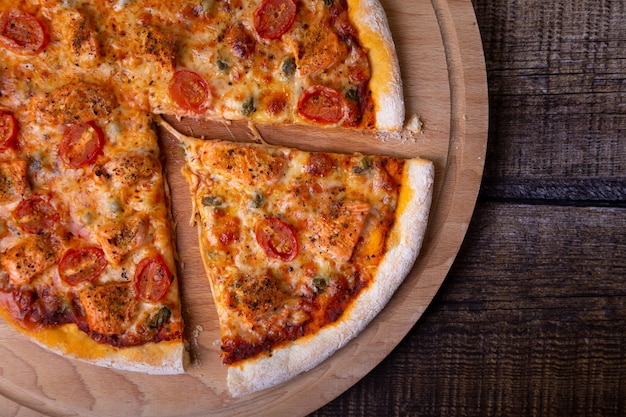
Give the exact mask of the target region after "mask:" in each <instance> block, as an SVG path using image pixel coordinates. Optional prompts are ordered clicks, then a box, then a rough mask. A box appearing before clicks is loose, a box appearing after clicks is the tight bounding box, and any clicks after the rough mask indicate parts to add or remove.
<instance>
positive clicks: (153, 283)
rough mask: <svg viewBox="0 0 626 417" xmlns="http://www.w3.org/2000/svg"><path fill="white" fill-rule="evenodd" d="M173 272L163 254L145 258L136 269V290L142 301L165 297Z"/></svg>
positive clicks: (156, 300) (154, 301)
mask: <svg viewBox="0 0 626 417" xmlns="http://www.w3.org/2000/svg"><path fill="white" fill-rule="evenodd" d="M171 282H172V273H171V272H170V269H169V268H168V267H167V264H166V263H165V260H164V259H163V257H162V256H161V255H156V256H154V257H150V258H144V259H142V260H141V262H139V264H137V269H136V270H135V279H134V284H135V292H136V294H137V297H138V298H139V299H140V300H142V301H147V302H150V303H156V302H158V301H160V300H162V299H163V297H165V294H167V290H168V289H169V288H170V284H171Z"/></svg>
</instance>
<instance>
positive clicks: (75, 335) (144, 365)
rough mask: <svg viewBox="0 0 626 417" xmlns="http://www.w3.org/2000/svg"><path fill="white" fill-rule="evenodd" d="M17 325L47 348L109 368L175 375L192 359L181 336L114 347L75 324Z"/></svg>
mask: <svg viewBox="0 0 626 417" xmlns="http://www.w3.org/2000/svg"><path fill="white" fill-rule="evenodd" d="M16 328H17V330H18V331H20V332H21V333H23V334H24V335H26V336H27V337H28V338H29V339H30V340H32V341H34V342H36V343H37V344H38V345H39V346H41V347H42V348H44V349H46V350H49V351H51V352H54V353H56V354H59V355H61V356H63V357H66V358H72V359H76V360H79V361H81V362H86V363H89V364H93V365H97V366H102V367H106V368H113V369H119V370H123V371H134V372H142V373H147V374H153V375H176V374H182V373H184V372H185V368H186V367H187V365H188V363H189V354H188V352H187V350H186V349H185V345H184V343H183V342H182V341H181V340H180V339H179V340H173V341H163V342H159V343H152V342H151V343H146V344H144V345H139V346H131V347H125V348H115V347H113V346H111V345H107V344H103V343H98V342H95V341H94V340H93V339H91V338H90V337H89V336H88V335H87V334H85V333H83V332H81V331H80V330H78V328H77V327H76V325H75V324H67V325H64V326H60V327H57V328H48V329H42V330H34V331H30V330H26V329H24V328H21V327H17V326H16Z"/></svg>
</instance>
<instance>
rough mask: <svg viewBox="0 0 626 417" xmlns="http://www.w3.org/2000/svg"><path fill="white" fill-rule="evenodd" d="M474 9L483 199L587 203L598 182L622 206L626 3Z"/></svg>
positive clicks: (480, 4) (484, 4)
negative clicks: (484, 77) (486, 103)
mask: <svg viewBox="0 0 626 417" xmlns="http://www.w3.org/2000/svg"><path fill="white" fill-rule="evenodd" d="M473 3H474V6H475V10H476V15H477V20H478V24H479V27H480V29H481V34H482V38H483V45H484V50H485V59H486V64H487V74H488V83H489V97H490V108H491V123H490V136H489V148H488V155H487V160H486V167H485V186H486V187H485V190H484V193H485V194H487V195H490V196H499V195H500V194H501V193H503V192H504V193H505V194H507V191H506V190H503V188H504V187H505V186H506V187H510V188H513V189H514V193H515V194H516V195H517V194H522V197H523V198H537V197H539V198H548V199H563V198H573V199H585V198H586V196H585V194H586V193H588V192H590V190H591V188H593V187H591V188H590V186H592V185H593V184H591V181H592V180H595V179H599V180H600V182H599V183H598V187H599V188H601V191H600V194H601V195H600V196H599V197H598V198H600V199H602V200H610V201H618V200H624V195H625V193H624V186H623V184H624V183H626V141H625V140H624V139H623V138H624V135H625V134H626V71H625V70H624V68H625V64H624V63H625V62H626V37H625V36H624V27H626V3H624V2H621V1H600V2H599V1H596V0H581V1H576V2H567V1H558V0H552V1H545V0H529V1H520V0H496V1H487V0H474V1H473ZM605 178H613V179H614V181H609V182H607V181H606V180H603V179H605ZM503 179H506V182H504V183H503V182H502V180H503ZM527 180H530V181H527ZM546 180H547V181H549V185H548V186H547V187H544V186H543V185H542V182H543V181H546ZM570 180H571V181H570ZM579 180H584V181H579ZM618 180H619V181H618ZM563 185H565V187H564V188H566V189H568V190H569V192H568V193H567V194H565V195H564V192H563V190H562V189H561V186H563ZM591 192H593V191H591ZM551 193H554V194H553V195H552V194H551ZM524 194H526V195H524ZM594 198H595V197H594Z"/></svg>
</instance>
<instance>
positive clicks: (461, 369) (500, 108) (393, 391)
mask: <svg viewBox="0 0 626 417" xmlns="http://www.w3.org/2000/svg"><path fill="white" fill-rule="evenodd" d="M473 5H474V9H475V11H476V17H477V21H478V25H479V27H480V31H481V34H482V38H483V45H484V50H485V59H486V65H487V77H488V84H489V101H490V124H489V142H488V151H487V159H486V166H485V174H484V179H483V185H482V188H481V191H480V194H479V199H478V204H477V206H476V210H475V213H474V217H473V219H472V222H471V224H470V228H469V231H468V233H467V235H466V238H465V241H464V244H463V246H462V248H461V250H460V252H459V254H458V256H457V258H456V261H455V263H454V265H453V267H452V269H451V271H450V273H449V275H448V276H447V278H446V280H445V282H444V285H443V286H442V288H441V290H440V292H439V293H438V295H437V296H436V297H435V299H434V300H433V302H432V304H431V305H430V307H429V309H428V310H427V311H426V313H425V314H424V315H423V316H422V318H421V319H420V320H419V321H418V323H417V324H416V325H415V327H414V328H413V329H412V331H411V332H410V333H409V334H408V335H407V337H406V338H405V339H404V340H403V341H402V342H401V343H400V345H399V346H398V347H397V348H396V349H395V350H394V351H393V352H392V354H391V355H390V356H389V357H387V358H386V359H385V360H384V361H383V362H382V363H381V364H380V365H379V366H378V367H376V368H375V369H374V370H373V371H372V372H371V373H370V374H368V375H367V376H366V377H365V378H363V379H362V380H361V381H360V382H359V383H357V384H356V385H355V386H354V387H353V388H351V389H350V390H348V391H347V392H345V393H344V394H343V395H341V396H339V397H338V398H337V399H335V400H334V401H332V402H330V403H329V404H328V405H326V406H325V407H323V408H321V409H320V410H318V411H317V412H315V413H313V414H312V416H317V417H322V416H339V415H342V416H346V415H350V416H420V417H424V416H477V415H492V416H518V415H519V416H534V415H538V416H624V415H626V2H624V1H622V0H603V1H598V0H576V1H565V0H525V1H522V0H473Z"/></svg>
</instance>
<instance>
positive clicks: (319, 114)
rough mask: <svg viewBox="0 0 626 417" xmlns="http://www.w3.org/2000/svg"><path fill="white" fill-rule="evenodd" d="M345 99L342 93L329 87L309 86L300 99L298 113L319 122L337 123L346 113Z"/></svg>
mask: <svg viewBox="0 0 626 417" xmlns="http://www.w3.org/2000/svg"><path fill="white" fill-rule="evenodd" d="M345 112H346V110H345V101H344V98H343V96H342V95H341V93H340V92H339V91H337V90H334V89H332V88H329V87H324V86H322V85H317V86H313V87H309V88H308V89H306V90H305V91H304V93H302V95H301V96H300V99H299V100H298V113H299V114H300V116H302V117H304V118H305V119H309V120H312V121H314V122H317V123H337V122H339V121H340V120H341V119H342V118H343V117H344V114H345Z"/></svg>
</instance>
